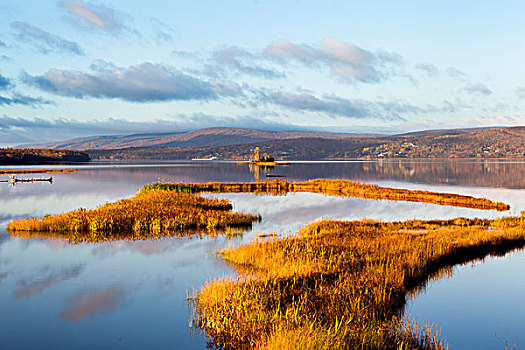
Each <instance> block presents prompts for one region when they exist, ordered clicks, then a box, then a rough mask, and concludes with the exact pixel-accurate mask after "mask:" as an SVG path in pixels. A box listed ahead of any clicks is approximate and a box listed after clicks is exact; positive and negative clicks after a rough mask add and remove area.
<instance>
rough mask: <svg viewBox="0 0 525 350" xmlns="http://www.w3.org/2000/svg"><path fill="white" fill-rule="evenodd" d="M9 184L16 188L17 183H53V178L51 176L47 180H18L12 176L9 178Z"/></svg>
mask: <svg viewBox="0 0 525 350" xmlns="http://www.w3.org/2000/svg"><path fill="white" fill-rule="evenodd" d="M8 181H9V184H10V185H11V186H14V185H15V184H16V183H17V182H49V183H51V184H52V183H53V176H50V177H47V178H45V177H44V178H39V177H37V178H34V177H33V178H29V179H23V178H22V179H18V178H16V177H15V176H14V175H12V176H10V177H9V180H8ZM2 182H7V181H2Z"/></svg>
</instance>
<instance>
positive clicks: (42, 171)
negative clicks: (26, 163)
mask: <svg viewBox="0 0 525 350" xmlns="http://www.w3.org/2000/svg"><path fill="white" fill-rule="evenodd" d="M80 171H82V169H0V175H15V174H48V173H78V172H80Z"/></svg>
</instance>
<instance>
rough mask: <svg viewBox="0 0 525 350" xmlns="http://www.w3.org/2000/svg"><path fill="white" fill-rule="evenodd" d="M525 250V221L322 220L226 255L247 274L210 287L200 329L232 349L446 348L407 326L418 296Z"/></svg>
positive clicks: (203, 297)
mask: <svg viewBox="0 0 525 350" xmlns="http://www.w3.org/2000/svg"><path fill="white" fill-rule="evenodd" d="M523 245H525V219H524V217H523V215H522V216H521V217H508V218H504V219H496V220H492V221H489V220H479V219H473V220H470V219H464V218H459V219H455V220H446V221H439V220H431V221H421V220H410V221H404V222H379V221H371V220H360V221H351V222H346V221H334V220H324V221H320V222H315V223H312V224H309V225H306V226H305V227H304V228H302V229H301V230H299V231H298V233H297V236H296V237H288V238H284V239H273V238H272V239H269V240H266V241H257V242H253V243H250V244H247V245H244V246H241V247H238V248H235V249H227V250H224V251H223V252H222V255H223V256H224V258H225V259H226V260H227V261H229V262H230V263H231V264H232V265H233V266H235V267H239V273H241V274H240V275H239V276H238V277H236V278H223V279H219V280H216V281H213V282H209V283H207V284H206V285H205V286H204V287H203V288H202V289H201V291H200V294H199V297H198V306H197V313H198V314H199V325H200V327H202V328H203V329H205V330H206V331H207V333H208V334H209V336H210V340H211V341H212V343H213V344H214V345H215V346H216V347H218V348H224V349H252V348H256V349H277V348H279V349H433V350H436V349H443V348H446V344H444V343H443V342H441V341H440V340H439V338H438V337H437V336H436V334H435V333H434V331H432V330H431V329H430V328H423V329H418V328H417V326H415V325H414V324H413V323H410V322H408V323H407V322H400V321H398V319H399V317H400V316H401V315H402V310H403V307H404V305H405V301H406V298H407V297H408V295H409V293H410V292H411V291H413V290H414V289H416V288H418V287H419V286H421V285H422V284H423V283H425V281H427V280H428V279H429V278H430V277H431V276H433V275H434V274H436V273H439V272H440V271H441V269H442V268H444V267H448V266H452V265H454V264H457V263H465V262H468V261H471V260H473V259H476V258H483V257H485V256H486V255H487V254H499V253H503V252H506V251H508V250H509V249H513V248H516V247H522V246H523Z"/></svg>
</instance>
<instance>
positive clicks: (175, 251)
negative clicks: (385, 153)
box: [0, 161, 525, 349]
mask: <svg viewBox="0 0 525 350" xmlns="http://www.w3.org/2000/svg"><path fill="white" fill-rule="evenodd" d="M279 173H282V174H283V175H286V176H287V178H288V179H289V180H309V179H313V178H335V179H351V180H357V181H364V182H374V183H378V184H382V185H385V186H391V187H403V188H411V189H424V190H432V191H440V192H452V193H460V194H466V195H472V196H483V197H486V198H489V199H491V200H495V201H502V202H507V203H510V204H511V205H512V209H513V210H514V211H515V212H516V211H520V210H523V209H525V180H524V179H525V178H524V177H523V174H524V173H525V163H491V162H487V161H482V162H460V161H452V162H421V161H419V162H411V161H408V162H406V161H404V162H398V161H392V162H387V161H384V162H347V163H328V164H320V163H307V162H304V163H294V164H292V165H291V166H290V167H283V168H282V169H281V168H280V169H279ZM260 175H262V173H261V174H260ZM53 177H54V182H53V185H52V186H50V185H49V184H47V183H31V184H20V185H17V186H16V187H14V188H12V187H8V186H7V185H5V184H0V313H1V314H2V315H3V317H2V320H4V321H3V322H0V338H2V344H10V345H12V346H11V347H13V348H35V347H40V348H67V347H75V348H80V349H82V348H85V349H88V348H90V349H91V348H99V347H101V346H104V347H114V348H150V347H151V346H152V345H151V344H156V345H158V347H161V348H184V349H203V348H205V346H206V340H205V338H204V336H203V335H202V334H200V333H199V332H196V333H190V332H189V329H188V320H189V317H190V316H191V315H190V314H189V310H188V308H187V304H186V300H185V299H186V291H187V290H191V289H192V288H194V287H195V288H198V287H200V286H201V285H203V284H204V282H205V281H207V280H209V279H213V278H216V277H220V276H223V275H232V274H234V271H232V270H231V269H230V267H229V266H228V265H227V264H226V263H225V262H224V261H222V260H221V259H217V251H218V250H220V249H222V248H223V247H226V246H231V245H239V244H243V243H244V242H248V241H251V240H253V239H254V238H255V234H256V232H272V231H275V232H285V233H286V232H294V231H295V230H296V229H298V228H300V227H302V226H303V225H304V224H305V223H306V222H310V221H314V220H318V219H321V218H335V219H347V220H353V219H361V218H363V217H367V218H372V219H382V220H404V219H414V218H421V219H433V218H435V219H448V218H453V217H457V216H464V217H469V218H473V217H484V218H495V217H497V216H500V215H502V214H501V213H498V212H493V211H481V210H472V209H465V208H454V207H446V206H438V205H432V204H424V203H408V202H388V201H372V200H365V199H360V198H334V197H328V196H323V195H320V194H311V193H297V194H288V195H287V196H283V197H273V196H254V195H252V194H247V193H240V194H221V195H207V196H218V197H220V198H227V199H230V200H231V201H232V203H233V206H234V210H235V211H244V212H248V213H253V214H261V215H262V218H263V220H262V221H261V222H260V223H257V224H256V225H254V228H253V230H252V231H249V232H247V233H245V234H243V235H241V236H238V237H234V238H227V237H225V236H217V237H214V238H210V237H207V236H202V237H199V238H194V239H190V238H162V239H157V240H136V241H127V240H114V241H110V242H105V243H101V244H93V243H86V242H81V243H78V244H69V243H68V242H67V241H64V240H62V239H52V237H47V238H42V237H35V236H33V238H36V239H31V240H24V239H19V238H12V237H10V236H9V235H8V234H6V233H5V231H4V230H3V227H4V226H5V224H6V223H7V222H9V220H14V219H17V218H22V217H31V216H38V217H41V216H43V215H44V214H46V213H59V212H64V211H68V210H73V209H77V208H78V207H85V208H95V207H96V206H98V205H101V204H103V203H105V202H106V201H114V200H117V199H121V198H127V197H131V196H133V195H135V193H136V191H137V189H139V188H142V186H144V184H146V183H150V182H153V181H157V180H158V179H169V180H171V181H187V182H205V181H235V182H237V181H239V182H240V181H253V180H254V175H253V174H252V173H251V172H250V169H249V167H248V166H246V165H237V164H235V163H225V162H213V163H211V162H207V163H191V162H183V163H172V162H171V163H170V162H165V163H161V164H152V163H146V164H136V163H130V164H124V165H120V164H112V163H103V164H98V165H95V166H84V167H83V171H82V172H79V173H70V174H61V173H57V174H53ZM261 180H263V179H262V176H261ZM498 259H502V258H498ZM514 260H515V261H514V263H513V265H512V264H511V265H512V266H511V265H508V263H510V262H509V261H506V262H505V263H503V264H502V267H503V268H505V267H506V266H507V267H508V271H507V270H505V269H503V270H502V271H499V270H497V271H496V270H493V271H488V272H487V273H485V274H483V275H482V276H478V275H477V274H476V273H477V271H479V268H478V267H476V270H475V271H476V273H473V274H472V275H471V276H470V277H468V276H467V277H466V278H464V277H461V278H460V279H461V280H462V281H463V280H466V281H468V282H470V284H471V285H468V283H463V284H461V283H462V282H461V281H459V282H460V284H461V285H460V286H459V287H454V288H456V289H454V288H453V287H452V286H446V285H445V286H444V289H445V291H447V290H450V292H451V294H450V295H448V296H447V298H443V300H444V301H445V304H443V305H441V306H440V307H438V310H437V311H438V312H439V313H442V314H443V316H444V314H445V312H444V310H446V309H447V307H448V308H449V309H452V308H453V307H455V308H460V309H461V313H458V312H454V310H451V312H449V313H448V314H449V315H452V317H456V319H457V320H464V321H465V323H460V322H459V321H454V320H450V319H445V318H443V319H440V315H439V314H438V315H435V314H432V315H430V316H429V317H428V320H431V321H436V322H438V323H439V324H440V326H441V327H442V329H443V333H444V334H446V335H447V336H448V332H452V333H450V334H451V335H450V336H449V337H452V336H453V335H454V334H455V333H454V332H456V333H460V332H459V331H458V330H456V331H454V327H458V329H460V330H461V332H466V330H465V329H466V328H467V324H466V322H474V321H470V320H469V321H467V315H468V314H474V315H477V316H474V317H477V318H479V319H480V320H482V319H483V320H485V319H490V317H489V316H487V315H485V316H480V315H479V313H476V311H475V310H477V309H484V307H480V305H483V304H487V303H488V304H487V305H489V307H488V308H487V310H490V311H491V313H492V314H494V313H496V314H497V317H496V319H497V320H500V319H502V320H504V319H505V318H507V319H508V320H511V321H510V322H506V323H505V322H504V321H502V322H503V324H505V328H506V329H507V330H509V331H512V330H514V333H511V334H510V335H509V336H506V333H501V336H502V338H503V337H505V338H504V339H509V340H512V339H515V338H512V336H513V335H516V334H520V332H521V329H522V328H521V329H519V330H517V329H516V327H515V325H518V326H523V325H524V324H525V321H524V320H523V319H522V318H520V317H521V316H520V315H524V314H525V312H523V311H525V305H523V302H521V301H519V300H518V299H517V298H518V296H517V295H515V296H509V295H507V294H505V293H507V290H508V289H511V290H513V291H515V292H516V294H518V292H519V291H521V290H522V288H523V287H525V286H523V285H522V284H523V283H522V281H525V278H521V277H520V276H523V273H522V271H523V268H522V267H523V266H525V261H524V260H523V259H514ZM496 261H497V259H496ZM476 266H478V265H476ZM483 266H492V263H491V264H486V265H483ZM461 268H467V270H468V267H461ZM461 268H459V269H461ZM467 272H468V271H467ZM493 274H497V275H501V276H503V278H504V279H503V280H495V279H494V275H493ZM456 276H458V272H456ZM462 276H463V275H462ZM476 276H478V277H476ZM516 276H518V277H516ZM456 280H457V278H453V279H450V280H444V281H445V282H443V283H450V281H456ZM446 281H448V282H446ZM482 281H485V284H483V283H482ZM495 281H496V282H495ZM433 283H434V282H432V283H431V284H430V285H429V287H428V293H427V294H428V295H429V296H431V297H432V296H433V295H434V296H435V295H438V296H439V295H440V293H441V292H435V291H434V284H433ZM436 283H441V281H439V282H436ZM502 286H504V288H502ZM457 288H460V289H459V291H458V290H457ZM462 290H463V291H465V292H464V293H463V292H462ZM466 290H468V292H467V291H466ZM489 291H490V292H489ZM497 292H499V293H500V294H495V293H497ZM491 293H492V294H491ZM501 293H503V294H501ZM493 295H497V296H496V297H494V296H493ZM462 298H466V299H465V300H464V299H462ZM507 298H508V299H509V304H508V305H507ZM492 299H496V300H495V301H494V303H492ZM487 300H488V301H487ZM475 301H477V302H478V304H475ZM498 301H499V306H498V304H497V303H498ZM436 302H437V301H436V300H435V299H434V300H432V299H431V301H429V303H430V304H435V303H436ZM511 302H512V303H513V304H510V303H511ZM447 303H448V304H447ZM479 303H481V304H479ZM447 305H448V306H447ZM470 308H472V310H471V309H470ZM411 310H412V311H414V312H412V313H413V314H416V312H415V311H416V309H415V306H414V307H412V309H411ZM409 311H410V310H409ZM487 313H488V311H487ZM417 314H418V315H419V314H420V313H419V312H417ZM500 314H501V317H500ZM421 315H423V314H421ZM512 315H513V316H512ZM491 317H492V316H491ZM418 319H420V317H419V316H418ZM420 320H426V318H422V319H420ZM441 320H443V321H442V322H441ZM462 322H463V321H462ZM498 322H499V321H498ZM511 322H514V324H510V323H511ZM445 324H446V325H451V327H448V326H447V328H446V329H445V327H444V325H445ZM474 324H478V323H475V322H474ZM480 329H483V331H485V332H488V334H489V335H490V334H491V333H492V330H490V329H486V328H483V327H480ZM499 332H500V331H499V330H498V334H500V333H499ZM28 334H29V335H30V336H28ZM468 334H469V335H470V336H471V337H474V338H476V337H478V336H479V334H478V333H476V334H477V335H475V334H473V333H468ZM94 335H96V336H94ZM459 344H460V346H458V347H457V348H464V346H463V347H462V346H461V343H459ZM476 344H477V343H476ZM496 346H499V345H498V344H496V345H495V346H493V347H496ZM466 347H467V348H469V347H470V348H472V347H474V348H475V347H476V346H470V344H469V346H466ZM493 347H492V348H493Z"/></svg>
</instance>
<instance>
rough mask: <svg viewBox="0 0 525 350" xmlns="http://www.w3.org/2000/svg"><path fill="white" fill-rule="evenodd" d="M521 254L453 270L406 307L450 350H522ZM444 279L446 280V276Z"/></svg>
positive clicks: (524, 302) (524, 262)
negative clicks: (434, 330)
mask: <svg viewBox="0 0 525 350" xmlns="http://www.w3.org/2000/svg"><path fill="white" fill-rule="evenodd" d="M523 266H525V251H523V250H521V251H515V252H512V253H509V254H507V255H505V256H503V257H501V256H500V257H490V258H486V259H484V260H480V261H475V262H472V263H469V264H465V265H461V266H455V267H453V268H451V272H449V273H448V274H447V276H446V277H448V278H442V279H434V280H432V281H431V282H429V284H428V285H427V286H426V288H425V290H424V291H425V293H421V294H419V295H417V296H416V297H414V298H413V299H412V300H410V301H409V302H408V303H407V307H406V312H407V313H410V315H412V316H413V317H416V318H417V320H418V321H419V322H427V323H433V324H434V325H435V326H436V327H437V328H438V329H441V334H442V335H443V336H444V337H445V338H446V340H447V341H448V343H449V344H450V346H451V348H452V349H498V348H499V349H504V348H505V346H504V344H502V342H503V343H504V342H505V341H506V342H508V348H509V349H510V348H513V345H516V347H515V348H516V349H521V348H523V347H524V341H525V338H524V335H525V333H524V331H523V329H524V326H525V314H524V312H523V311H524V310H525V299H524V298H523V289H524V288H525V278H524V277H525V275H524V272H523ZM444 277H445V276H444Z"/></svg>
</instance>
